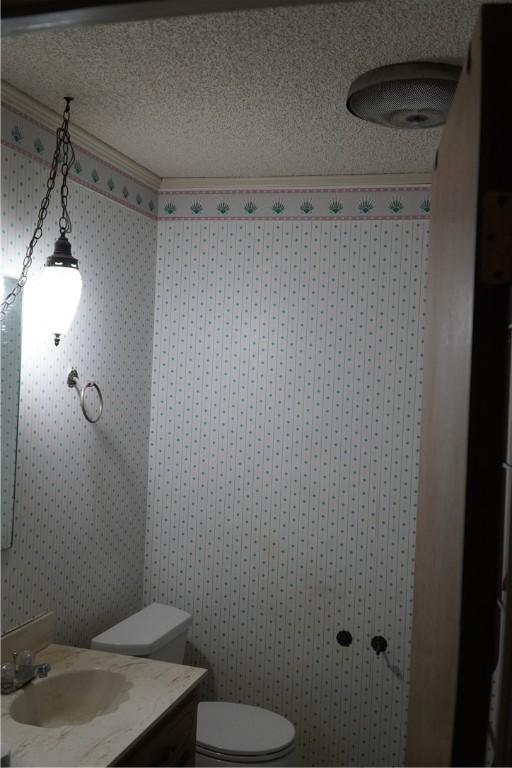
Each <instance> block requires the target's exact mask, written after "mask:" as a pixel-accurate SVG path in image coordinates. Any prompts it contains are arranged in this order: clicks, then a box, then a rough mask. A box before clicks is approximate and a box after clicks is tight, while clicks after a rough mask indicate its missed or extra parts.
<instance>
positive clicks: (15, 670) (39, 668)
mask: <svg viewBox="0 0 512 768" xmlns="http://www.w3.org/2000/svg"><path fill="white" fill-rule="evenodd" d="M50 669H51V667H50V665H49V664H46V663H43V664H34V663H33V661H32V654H31V653H30V651H21V653H13V654H12V662H11V661H8V662H6V663H5V664H2V693H14V691H17V690H18V689H19V688H23V686H24V685H26V684H27V683H30V681H31V680H33V679H34V678H35V677H48V672H49V671H50Z"/></svg>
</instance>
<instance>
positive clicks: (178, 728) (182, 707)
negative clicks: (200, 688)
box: [112, 693, 198, 768]
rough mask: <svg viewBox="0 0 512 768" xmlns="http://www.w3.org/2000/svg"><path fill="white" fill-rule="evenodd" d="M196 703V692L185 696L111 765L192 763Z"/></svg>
mask: <svg viewBox="0 0 512 768" xmlns="http://www.w3.org/2000/svg"><path fill="white" fill-rule="evenodd" d="M197 704H198V696H197V694H196V693H193V694H191V695H190V696H188V697H187V698H186V699H185V700H184V701H183V702H182V703H181V704H178V706H177V708H176V709H174V710H173V711H172V712H171V713H170V714H169V715H167V716H165V717H164V718H162V719H160V720H159V721H158V723H157V724H156V725H155V726H154V728H151V730H150V731H148V733H146V734H145V735H144V736H143V737H142V739H141V740H140V741H138V742H137V743H136V744H135V745H134V746H133V747H132V748H131V749H128V750H126V752H125V753H124V754H123V755H121V756H120V757H119V759H118V760H117V761H116V762H115V763H112V765H116V766H138V767H139V768H141V766H142V767H144V768H159V767H160V766H181V765H185V766H193V765H195V752H196V721H197Z"/></svg>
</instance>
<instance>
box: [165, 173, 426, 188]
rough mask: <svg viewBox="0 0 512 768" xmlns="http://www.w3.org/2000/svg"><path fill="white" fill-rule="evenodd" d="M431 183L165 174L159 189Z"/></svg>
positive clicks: (412, 176)
mask: <svg viewBox="0 0 512 768" xmlns="http://www.w3.org/2000/svg"><path fill="white" fill-rule="evenodd" d="M431 183H432V176H431V174H430V173H399V174H378V175H358V176H355V175H354V176H262V177H255V178H207V179H199V178H195V179H189V178H181V179H179V178H172V177H165V178H163V179H162V182H161V184H160V192H174V191H178V190H180V191H181V190H189V189H190V190H198V191H200V190H210V189H215V190H221V189H234V190H236V189H260V188H261V189H262V190H263V189H266V188H269V189H277V188H281V187H283V188H292V189H312V188H316V187H325V188H329V187H333V188H343V187H352V188H353V187H362V188H367V187H417V186H423V185H429V184H431Z"/></svg>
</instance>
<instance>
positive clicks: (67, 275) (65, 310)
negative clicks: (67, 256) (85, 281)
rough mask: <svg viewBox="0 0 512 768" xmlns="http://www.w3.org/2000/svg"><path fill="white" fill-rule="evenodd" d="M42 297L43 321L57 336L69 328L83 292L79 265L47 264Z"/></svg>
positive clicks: (42, 277)
mask: <svg viewBox="0 0 512 768" xmlns="http://www.w3.org/2000/svg"><path fill="white" fill-rule="evenodd" d="M40 290H41V299H42V307H43V312H44V318H43V322H44V324H45V325H46V327H47V328H48V330H49V331H50V333H54V334H55V336H56V344H58V339H59V337H60V336H63V335H64V334H66V333H67V332H68V330H69V327H70V325H71V323H72V322H73V318H74V316H75V313H76V310H77V309H78V305H79V303H80V295H81V293H82V278H81V277H80V272H79V271H78V267H70V266H63V265H62V264H52V265H48V264H47V265H46V266H45V267H44V269H43V271H42V275H41V283H40Z"/></svg>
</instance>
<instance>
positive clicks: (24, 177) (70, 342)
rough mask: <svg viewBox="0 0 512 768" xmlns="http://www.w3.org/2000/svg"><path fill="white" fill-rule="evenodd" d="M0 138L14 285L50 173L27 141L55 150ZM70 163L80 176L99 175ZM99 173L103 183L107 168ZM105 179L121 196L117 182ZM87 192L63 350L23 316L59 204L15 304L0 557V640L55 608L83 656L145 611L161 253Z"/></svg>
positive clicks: (22, 123)
mask: <svg viewBox="0 0 512 768" xmlns="http://www.w3.org/2000/svg"><path fill="white" fill-rule="evenodd" d="M15 126H18V128H19V133H21V135H22V138H21V139H20V140H19V142H18V143H17V144H19V146H18V145H16V146H14V144H15V140H14V139H13V138H12V137H11V132H12V130H13V128H14V127H15ZM3 128H4V132H5V133H4V135H5V136H6V137H7V138H6V141H4V142H3V143H4V146H3V148H2V149H3V158H2V195H3V200H2V203H3V214H4V215H3V237H2V240H3V243H2V245H3V252H2V272H7V273H9V274H16V273H17V272H18V271H19V268H20V265H21V262H22V258H23V255H24V252H25V247H26V245H27V243H28V241H29V239H30V237H31V234H32V230H33V226H34V223H35V220H36V216H37V210H38V207H39V203H40V200H41V197H42V195H43V192H44V189H45V184H46V177H47V173H48V167H47V165H46V164H45V157H44V156H43V157H37V156H36V155H37V152H36V151H34V146H33V143H34V141H33V140H34V135H35V134H37V137H40V138H41V143H42V144H44V146H45V147H48V148H49V150H50V151H51V149H52V148H53V139H52V137H51V135H50V134H49V133H48V132H46V131H44V129H41V128H40V127H38V126H35V125H34V123H32V122H31V121H28V120H25V119H24V118H22V117H21V116H20V115H19V114H16V113H13V112H11V111H10V110H5V111H4V113H3ZM15 133H16V135H19V134H18V132H15ZM77 154H78V156H79V157H81V158H82V162H81V166H82V167H84V168H85V167H86V165H87V162H89V163H92V162H94V159H91V157H90V156H89V157H87V158H85V157H82V153H81V151H80V148H77ZM95 165H96V166H97V168H98V169H99V172H100V176H101V177H102V178H101V181H103V182H106V181H107V179H108V176H106V174H105V170H106V169H105V168H102V167H101V165H98V163H95ZM107 170H108V173H109V175H113V176H114V178H115V180H116V184H117V185H118V186H119V187H121V186H122V183H121V182H122V179H121V178H120V176H119V174H117V175H116V173H115V169H107ZM118 177H119V180H118ZM75 179H77V175H76V174H75ZM100 183H101V182H100ZM127 183H128V184H129V183H130V182H129V180H127ZM93 185H94V182H93V180H92V179H89V182H87V183H84V182H82V181H80V183H79V182H78V181H77V180H75V181H72V182H71V183H70V192H69V200H70V212H71V219H72V222H73V232H72V234H71V236H70V240H71V242H72V246H73V254H74V255H75V256H77V257H78V259H79V262H80V270H81V273H82V278H83V285H84V287H83V294H82V300H81V305H80V308H79V311H78V313H77V316H76V318H75V321H74V323H73V325H72V327H71V330H70V333H69V335H68V336H67V337H65V338H64V339H63V340H62V342H61V345H60V346H59V347H58V348H55V347H54V345H53V342H52V341H51V340H50V339H49V338H42V337H41V336H40V335H39V334H38V330H37V325H38V323H37V318H36V319H35V325H34V322H33V319H31V317H30V306H31V302H30V291H31V289H32V290H33V287H34V285H35V284H36V282H37V272H38V271H39V270H40V268H41V267H42V265H43V264H44V261H45V259H46V257H47V256H48V255H49V254H50V253H52V250H53V244H54V240H55V238H56V234H57V226H56V225H57V220H58V215H59V213H58V206H57V201H58V191H56V192H55V193H54V201H53V204H52V208H51V211H50V213H49V214H48V218H47V223H46V227H45V231H46V234H45V236H44V237H43V239H42V241H41V242H40V244H39V245H38V246H37V248H36V251H35V253H34V266H33V268H32V269H31V271H30V277H29V281H28V283H27V286H26V295H25V298H24V309H25V310H26V311H24V335H23V352H22V373H21V397H20V421H19V441H18V457H17V459H18V466H17V480H16V507H15V517H14V540H13V547H12V548H11V549H9V550H7V551H4V552H3V553H2V630H3V631H6V630H7V629H9V628H10V627H12V626H14V625H17V624H19V623H20V622H23V621H25V620H27V619H29V618H31V617H33V616H35V615H37V614H38V613H41V612H42V611H44V610H48V609H53V610H55V612H56V614H57V630H58V639H59V640H60V641H63V642H68V643H76V644H82V645H86V644H88V642H89V640H90V638H91V636H93V635H94V634H96V633H97V632H98V631H100V630H102V629H104V628H106V627H107V626H109V625H110V624H111V623H113V622H114V621H117V620H120V619H121V618H123V617H124V616H126V615H128V614H129V613H130V612H132V611H134V610H136V609H138V608H140V606H141V604H142V567H143V552H144V528H145V515H146V488H147V441H148V426H149V395H150V376H151V349H152V333H153V297H154V270H155V249H156V219H155V217H154V216H151V215H149V213H148V211H147V209H146V213H144V214H143V213H142V212H139V211H136V210H133V209H132V208H130V207H128V206H127V205H121V204H120V203H118V202H115V201H114V200H112V199H109V197H107V195H106V194H103V193H100V192H99V191H95V190H93V189H90V188H89V187H92V186H93ZM106 192H107V193H108V192H109V189H106ZM155 199H156V198H155ZM71 365H73V366H76V367H77V368H78V371H79V374H80V377H81V379H82V381H85V380H87V379H89V378H91V379H94V380H96V381H97V382H98V384H99V385H100V387H101V389H102V392H103V397H104V401H105V408H104V412H103V416H102V418H101V421H100V422H99V423H98V424H96V425H91V424H88V423H87V422H86V421H85V419H84V418H83V416H82V413H81V411H80V408H79V403H78V398H77V394H76V392H75V391H73V390H70V389H68V387H67V386H66V378H67V373H68V371H69V369H70V367H71Z"/></svg>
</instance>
